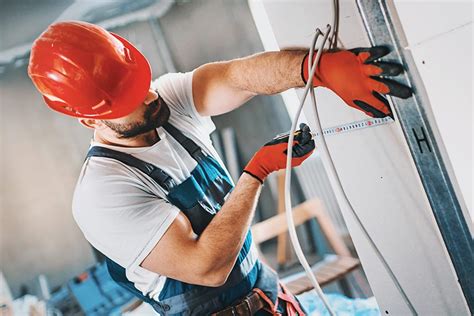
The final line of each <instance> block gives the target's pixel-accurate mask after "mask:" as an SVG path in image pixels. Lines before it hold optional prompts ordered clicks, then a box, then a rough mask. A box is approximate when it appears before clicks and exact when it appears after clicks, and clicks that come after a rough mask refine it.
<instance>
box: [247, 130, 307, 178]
mask: <svg viewBox="0 0 474 316" xmlns="http://www.w3.org/2000/svg"><path fill="white" fill-rule="evenodd" d="M288 138H289V135H288V134H286V135H282V136H277V137H275V138H273V139H272V140H271V141H270V142H268V143H266V144H265V145H263V147H262V148H260V150H259V151H257V152H256V153H255V155H254V156H253V158H252V159H251V160H250V162H249V163H248V164H247V166H246V167H245V168H244V172H246V173H248V174H250V175H251V176H253V177H254V178H256V179H257V180H259V181H260V182H261V183H263V181H264V180H265V178H266V177H267V176H268V175H269V174H270V173H272V172H273V171H277V170H280V169H285V168H286V158H287V156H286V154H287V147H288ZM314 147H315V145H314V140H313V139H312V135H311V130H310V129H309V126H308V125H306V124H303V123H302V124H300V129H299V130H297V131H296V132H295V136H294V140H293V158H292V160H291V166H292V167H296V166H299V165H301V163H302V162H303V161H304V160H305V159H306V158H308V157H309V156H310V155H311V153H312V152H313V151H314Z"/></svg>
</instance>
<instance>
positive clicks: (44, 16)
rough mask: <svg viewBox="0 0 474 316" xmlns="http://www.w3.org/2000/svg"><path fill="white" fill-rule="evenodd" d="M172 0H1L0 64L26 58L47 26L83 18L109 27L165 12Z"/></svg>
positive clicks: (82, 19)
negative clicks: (32, 44)
mask: <svg viewBox="0 0 474 316" xmlns="http://www.w3.org/2000/svg"><path fill="white" fill-rule="evenodd" d="M172 2H173V1H172V0H133V1H130V0H41V1H38V0H0V66H1V65H4V66H5V65H8V64H11V63H12V62H16V61H18V60H19V59H21V58H23V57H25V56H27V55H28V53H29V48H30V46H31V43H32V42H33V40H34V39H35V38H36V37H37V36H38V35H39V34H41V32H43V31H44V30H45V29H46V27H47V26H48V25H49V24H51V23H53V22H55V21H62V20H81V21H87V22H91V23H97V24H100V25H102V26H104V27H106V28H111V27H115V26H119V25H124V24H128V23H132V22H134V21H137V20H140V19H144V18H147V17H150V16H159V15H160V14H164V13H165V12H166V11H167V9H168V8H169V7H170V6H171V4H172Z"/></svg>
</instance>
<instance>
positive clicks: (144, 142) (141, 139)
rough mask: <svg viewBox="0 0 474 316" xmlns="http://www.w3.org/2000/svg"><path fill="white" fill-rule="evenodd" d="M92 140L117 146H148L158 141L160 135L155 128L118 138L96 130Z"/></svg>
mask: <svg viewBox="0 0 474 316" xmlns="http://www.w3.org/2000/svg"><path fill="white" fill-rule="evenodd" d="M94 141H96V142H98V143H102V144H105V145H112V146H119V147H149V146H153V145H154V144H156V143H157V142H159V141H160V137H159V136H158V133H157V132H156V130H155V129H154V130H152V131H150V132H148V133H144V134H140V135H138V136H136V137H133V138H118V137H116V136H110V135H105V134H102V133H100V132H97V131H96V132H95V133H94Z"/></svg>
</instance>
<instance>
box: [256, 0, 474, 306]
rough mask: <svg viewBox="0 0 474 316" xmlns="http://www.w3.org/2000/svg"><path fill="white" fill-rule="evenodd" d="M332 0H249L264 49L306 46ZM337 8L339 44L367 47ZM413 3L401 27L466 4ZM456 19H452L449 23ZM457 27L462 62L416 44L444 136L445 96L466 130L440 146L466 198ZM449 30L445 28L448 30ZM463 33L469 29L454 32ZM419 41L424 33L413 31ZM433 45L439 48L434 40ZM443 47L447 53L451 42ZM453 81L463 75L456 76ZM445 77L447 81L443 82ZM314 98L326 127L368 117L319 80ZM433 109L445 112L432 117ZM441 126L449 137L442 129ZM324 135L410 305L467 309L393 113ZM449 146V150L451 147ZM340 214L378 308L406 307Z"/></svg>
mask: <svg viewBox="0 0 474 316" xmlns="http://www.w3.org/2000/svg"><path fill="white" fill-rule="evenodd" d="M331 2H332V1H329V0H327V1H326V0H319V1H309V0H298V1H292V2H287V1H282V2H280V1H272V0H263V1H249V3H250V4H251V9H252V12H253V14H254V18H255V20H256V24H257V27H258V29H259V32H261V37H262V41H263V42H264V45H265V47H266V48H270V49H271V48H274V47H277V48H284V47H294V46H306V47H307V46H309V45H310V43H311V40H312V37H313V34H314V30H315V28H316V27H321V28H324V27H325V26H326V24H327V23H331V22H332V10H331ZM437 4H439V3H438V2H437V3H432V5H437ZM449 5H453V6H456V3H452V2H449ZM461 5H463V4H461ZM340 10H341V12H340V40H341V44H342V47H346V48H352V47H358V46H370V43H369V41H368V38H367V35H366V31H365V29H364V27H363V24H362V21H361V18H360V15H359V12H358V10H357V7H356V5H355V3H354V1H348V0H347V1H340ZM413 10H414V12H412V11H410V9H409V10H408V11H410V12H411V14H412V18H413V19H414V20H415V21H416V23H414V24H412V26H410V25H407V27H412V28H414V29H415V32H416V30H417V28H419V25H421V24H427V25H432V24H434V23H435V21H436V18H437V19H438V20H440V21H441V20H446V19H453V20H455V21H458V20H459V18H458V16H457V15H456V14H455V12H453V11H456V10H466V8H465V7H462V8H459V9H456V10H454V9H451V10H449V11H448V10H446V11H443V10H431V11H429V10H427V11H424V10H420V8H413ZM436 12H441V13H442V14H441V16H438V17H429V18H428V17H427V15H428V14H429V13H436ZM463 16H466V15H463ZM425 17H426V18H425ZM464 20H465V21H466V20H467V21H468V22H469V21H471V25H472V15H471V16H470V17H469V15H467V18H466V19H464ZM428 23H429V24H428ZM441 24H442V23H441ZM455 25H456V26H458V25H459V24H458V23H457V22H456V23H455ZM463 25H464V24H463ZM404 26H405V25H404ZM456 26H455V27H456ZM425 27H426V28H427V29H428V30H429V31H430V32H431V31H432V29H430V28H429V27H428V26H426V25H425ZM444 27H445V26H444V25H441V26H440V29H441V30H442V31H441V32H443V30H444V31H445V29H444ZM265 30H266V32H265ZM456 32H457V31H456ZM459 32H460V33H459V34H458V36H459V37H456V38H457V43H458V44H457V45H453V43H450V42H448V41H447V40H446V41H445V44H446V45H447V46H445V47H446V48H449V49H453V48H454V47H459V46H460V50H461V52H460V51H457V52H455V53H453V57H454V56H455V58H458V59H459V60H461V58H462V57H463V56H464V59H463V60H465V62H464V63H463V62H462V61H460V62H455V63H451V64H447V56H445V55H443V57H440V56H439V55H437V54H436V53H438V50H436V49H435V48H434V47H429V46H428V45H429V44H430V40H429V39H426V42H421V44H419V47H420V53H421V51H422V50H421V49H422V48H423V49H424V53H425V54H429V56H427V57H426V58H423V60H425V64H423V65H426V61H428V62H429V64H430V65H431V64H432V63H433V65H434V66H433V67H431V68H430V69H431V70H432V71H431V73H430V72H429V71H428V72H426V73H422V75H423V80H425V76H428V77H431V76H437V77H438V78H436V79H433V80H435V81H436V82H437V84H436V86H434V87H433V88H432V89H431V90H433V91H436V93H431V92H430V91H428V93H429V97H430V100H431V101H432V102H433V99H437V98H438V97H439V96H442V100H440V101H438V100H437V101H436V102H437V104H439V107H442V108H443V109H442V110H439V109H436V110H435V109H433V112H435V117H436V120H437V123H438V124H439V125H443V126H445V127H444V128H440V130H441V133H442V137H443V140H444V142H445V143H446V142H451V140H452V139H455V138H456V137H454V136H452V135H453V134H455V135H457V136H458V137H459V133H458V132H459V130H458V129H453V128H452V127H451V125H452V124H453V120H452V119H448V118H447V117H455V115H454V114H453V115H451V114H449V115H448V114H445V113H444V112H441V111H445V112H446V111H448V108H447V107H443V106H442V105H443V104H444V103H446V102H447V103H453V102H452V100H456V101H455V102H456V109H457V112H458V113H460V114H458V116H463V117H462V119H461V121H462V123H463V124H462V125H463V127H462V128H461V129H462V130H463V131H467V133H464V134H463V136H462V137H464V139H465V140H466V141H465V142H463V144H464V145H463V147H461V148H463V150H461V151H459V150H457V151H456V149H458V148H459V147H460V146H459V143H460V142H459V141H458V140H457V139H456V142H454V143H452V144H451V145H450V146H447V149H448V151H449V157H450V158H451V159H452V162H453V165H454V164H456V165H457V166H456V167H455V168H454V169H455V170H457V174H459V175H460V176H461V178H460V179H461V180H459V179H458V180H459V183H460V184H461V185H464V183H467V187H464V188H463V191H462V192H463V193H464V194H465V195H466V196H468V198H467V200H470V199H471V198H470V197H469V195H470V194H472V193H471V192H470V191H471V190H472V189H470V188H472V184H470V181H472V180H470V178H471V173H472V167H471V165H470V161H471V160H472V158H469V155H471V150H470V148H472V147H471V146H472V135H471V133H468V132H469V130H470V129H472V121H470V117H471V113H472V112H471V111H472V110H471V108H472V96H471V89H472V75H470V74H469V71H467V70H470V67H469V65H471V63H472V60H471V61H470V60H469V59H470V57H469V56H471V54H470V52H472V50H470V45H471V43H472V31H469V30H468V29H465V30H464V29H463V28H462V27H460V28H459ZM469 32H471V33H469ZM451 33H453V32H451ZM443 34H444V33H443ZM448 34H449V32H448V33H447V35H446V36H452V34H449V35H448ZM461 34H463V36H466V37H462V38H461V37H460V35H461ZM469 34H471V36H470V37H468V36H467V35H469ZM428 38H429V36H428ZM461 40H463V41H466V42H467V43H466V45H465V46H464V44H462V45H461V44H460V43H459V42H460V41H461ZM419 41H423V39H422V38H420V39H419ZM423 44H425V45H426V46H425V45H423ZM340 46H341V45H340ZM430 49H431V50H430ZM439 49H442V48H441V47H439ZM443 53H446V54H450V51H445V52H443ZM464 54H465V55H464ZM439 59H443V60H444V62H445V65H443V66H442V67H452V68H453V69H450V70H449V71H446V72H445V69H444V68H441V67H440V68H438V70H437V71H436V72H435V73H433V69H436V68H435V67H436V65H437V64H438V63H439V62H440V61H439ZM450 73H456V74H457V79H453V81H454V82H453V83H450V84H449V85H448V84H447V85H443V80H444V81H445V82H446V81H448V79H446V78H448V77H449V75H448V74H450ZM461 78H462V79H461ZM460 81H462V83H459V82H460ZM425 84H430V79H427V81H425ZM445 86H449V87H451V86H453V87H452V88H447V89H446V88H444V87H445ZM454 86H455V87H454ZM293 93H294V92H293ZM316 97H317V100H318V104H319V112H320V116H321V120H322V125H323V128H324V127H330V126H334V125H339V124H343V123H348V122H354V121H358V120H362V119H365V118H366V117H365V116H364V114H362V113H361V112H358V111H356V110H353V109H351V108H349V107H348V106H346V105H345V104H344V103H343V102H342V101H341V100H340V99H339V98H338V97H337V96H335V95H334V94H333V93H332V92H330V91H328V90H326V89H317V92H316ZM289 100H290V101H289ZM443 100H444V101H443ZM285 101H287V102H289V103H288V104H287V106H288V108H294V107H295V106H296V102H295V101H293V102H291V98H286V99H285ZM306 103H307V104H306V108H305V115H306V118H307V119H308V121H309V123H310V125H312V111H311V110H310V106H309V102H306ZM433 107H435V106H433ZM439 116H442V118H440V119H439V121H438V117H439ZM443 122H446V123H443ZM446 133H447V134H449V136H447V135H445V134H446ZM327 141H328V145H329V150H330V152H331V155H332V158H333V160H334V162H335V165H336V168H337V170H338V173H339V176H340V178H341V180H342V184H343V187H344V190H345V192H346V194H347V196H348V198H349V200H350V202H351V204H352V205H353V206H354V210H355V211H356V212H357V214H358V215H359V217H360V218H361V220H362V222H363V223H364V226H365V228H366V229H367V230H368V232H369V234H370V236H371V237H372V239H373V240H374V241H375V242H376V244H377V246H378V248H379V249H380V251H381V252H382V254H383V255H384V257H385V259H386V260H387V262H388V264H389V265H390V267H391V269H392V270H393V272H394V273H395V275H396V276H397V279H398V280H399V281H400V283H401V284H402V286H403V288H404V290H405V292H406V294H407V295H408V297H409V298H410V300H411V302H412V303H413V304H414V306H415V309H416V310H417V312H418V313H419V314H420V315H423V314H426V315H428V314H430V315H431V314H434V313H438V314H448V315H467V314H469V311H468V309H467V305H466V302H465V299H464V296H463V294H462V291H461V289H460V286H459V284H458V282H457V277H456V274H455V272H454V268H453V265H452V263H451V261H450V259H449V255H448V253H447V250H446V248H445V245H444V242H443V240H442V237H441V234H440V232H439V229H438V227H437V224H436V221H435V219H434V216H433V213H432V210H431V208H430V205H429V202H428V200H427V197H426V194H425V192H424V189H423V186H422V183H421V181H420V178H419V176H418V173H417V171H416V166H415V165H414V162H413V160H412V158H411V154H410V151H409V149H408V146H407V143H406V141H405V137H404V135H403V132H402V130H401V127H400V125H399V122H398V121H396V122H394V123H392V124H387V125H383V126H378V127H374V128H369V129H364V130H355V131H352V132H349V133H342V134H338V135H334V136H330V137H327ZM440 145H441V146H442V144H440ZM464 148H466V149H467V150H464ZM453 149H454V152H451V151H452V150H453ZM463 155H465V156H467V157H463ZM466 174H468V175H467V176H466ZM315 176H317V175H315ZM469 185H470V187H469ZM339 198H340V197H339ZM342 213H343V216H344V219H345V221H346V224H347V226H348V229H349V232H350V233H351V237H352V239H353V241H354V243H355V246H356V249H357V252H358V254H359V256H360V258H361V261H362V264H363V268H364V270H365V272H366V274H367V276H368V279H369V282H370V284H371V287H372V290H373V292H374V294H375V296H376V298H377V302H378V304H379V306H380V308H381V311H382V313H383V312H384V311H387V312H388V313H390V314H396V315H408V314H410V311H409V310H408V309H407V306H406V304H405V303H404V301H403V300H402V298H401V297H400V294H399V292H398V290H397V289H396V288H395V286H394V285H393V283H392V281H391V279H390V278H389V276H388V274H387V272H386V270H385V269H384V267H383V266H382V264H381V262H380V261H379V259H378V258H377V257H376V256H375V254H374V251H373V250H372V249H371V247H370V246H369V243H368V242H367V240H366V237H365V236H364V235H363V234H362V232H361V229H360V227H359V226H358V225H357V224H356V222H355V221H354V218H353V216H352V214H351V213H350V211H349V210H348V209H346V208H343V209H342ZM469 221H470V220H469Z"/></svg>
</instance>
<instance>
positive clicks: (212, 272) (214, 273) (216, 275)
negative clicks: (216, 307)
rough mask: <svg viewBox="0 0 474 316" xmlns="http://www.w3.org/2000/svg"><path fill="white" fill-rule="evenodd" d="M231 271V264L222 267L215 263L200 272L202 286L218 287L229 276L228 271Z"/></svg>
mask: <svg viewBox="0 0 474 316" xmlns="http://www.w3.org/2000/svg"><path fill="white" fill-rule="evenodd" d="M231 271H232V266H231V267H229V266H228V265H226V266H224V267H221V268H219V267H217V266H216V265H214V266H212V267H210V268H209V269H206V271H205V272H204V273H202V274H201V277H200V279H201V280H200V283H201V285H204V286H209V287H219V286H222V285H224V284H225V283H226V282H227V279H228V278H229V275H230V272H231Z"/></svg>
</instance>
